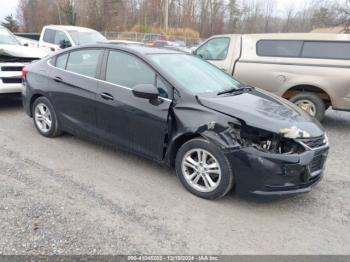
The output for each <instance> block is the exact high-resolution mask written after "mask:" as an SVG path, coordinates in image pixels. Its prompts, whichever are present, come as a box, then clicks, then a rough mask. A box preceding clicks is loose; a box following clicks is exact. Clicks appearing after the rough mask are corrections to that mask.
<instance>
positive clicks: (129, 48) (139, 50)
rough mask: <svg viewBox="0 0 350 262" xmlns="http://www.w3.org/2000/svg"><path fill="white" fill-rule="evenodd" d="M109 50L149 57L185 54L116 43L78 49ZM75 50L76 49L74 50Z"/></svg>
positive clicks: (171, 50) (168, 49)
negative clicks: (152, 55) (151, 55)
mask: <svg viewBox="0 0 350 262" xmlns="http://www.w3.org/2000/svg"><path fill="white" fill-rule="evenodd" d="M97 47H98V48H109V49H118V50H124V51H129V52H131V53H137V54H140V55H149V54H183V52H181V51H177V50H173V49H170V48H159V47H150V46H144V45H136V44H135V45H133V44H123V43H120V44H114V43H102V44H91V45H83V46H79V47H78V48H97ZM73 49H74V48H73Z"/></svg>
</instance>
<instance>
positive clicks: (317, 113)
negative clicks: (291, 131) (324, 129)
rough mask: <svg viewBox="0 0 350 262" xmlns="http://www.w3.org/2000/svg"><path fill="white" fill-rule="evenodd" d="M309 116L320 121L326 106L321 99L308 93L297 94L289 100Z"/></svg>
mask: <svg viewBox="0 0 350 262" xmlns="http://www.w3.org/2000/svg"><path fill="white" fill-rule="evenodd" d="M289 101H290V102H292V103H294V104H296V105H297V106H298V107H300V108H301V109H303V110H305V111H306V112H307V113H309V114H310V115H311V116H313V117H315V118H316V119H318V120H319V121H322V119H323V118H324V115H325V112H326V105H325V103H324V102H323V100H322V99H321V98H319V97H318V96H317V95H316V94H314V93H310V92H302V93H299V94H297V95H295V96H293V97H292V98H290V100H289Z"/></svg>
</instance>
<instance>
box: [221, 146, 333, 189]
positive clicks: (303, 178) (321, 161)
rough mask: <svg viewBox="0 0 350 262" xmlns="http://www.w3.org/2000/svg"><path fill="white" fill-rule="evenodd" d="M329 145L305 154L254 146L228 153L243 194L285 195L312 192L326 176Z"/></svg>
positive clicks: (237, 184) (237, 187)
mask: <svg viewBox="0 0 350 262" xmlns="http://www.w3.org/2000/svg"><path fill="white" fill-rule="evenodd" d="M328 151H329V147H328V145H327V146H323V147H321V148H318V149H315V150H308V151H305V152H304V153H302V154H291V155H284V154H271V153H265V152H262V151H259V150H258V149H256V148H253V147H247V148H243V149H240V150H237V151H234V152H232V153H229V154H227V157H228V158H229V160H230V162H231V164H232V169H233V170H234V172H235V173H234V175H235V179H236V192H237V193H238V194H240V195H247V194H248V195H256V196H284V195H296V194H300V193H306V192H309V191H311V189H312V187H313V186H315V185H316V184H317V183H318V182H319V181H320V180H321V179H322V177H323V174H324V166H325V162H326V158H327V156H328Z"/></svg>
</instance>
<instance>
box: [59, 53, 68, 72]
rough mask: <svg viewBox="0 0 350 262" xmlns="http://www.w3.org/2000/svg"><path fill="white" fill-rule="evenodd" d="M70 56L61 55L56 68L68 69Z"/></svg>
mask: <svg viewBox="0 0 350 262" xmlns="http://www.w3.org/2000/svg"><path fill="white" fill-rule="evenodd" d="M67 58H68V54H63V55H60V56H59V57H58V58H57V60H56V67H58V68H61V69H66V64H67Z"/></svg>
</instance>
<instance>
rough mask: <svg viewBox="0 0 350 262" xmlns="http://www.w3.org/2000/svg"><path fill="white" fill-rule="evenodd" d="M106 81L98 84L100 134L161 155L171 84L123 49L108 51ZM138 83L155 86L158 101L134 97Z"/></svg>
mask: <svg viewBox="0 0 350 262" xmlns="http://www.w3.org/2000/svg"><path fill="white" fill-rule="evenodd" d="M104 68H105V70H103V71H104V73H105V76H103V78H104V79H105V81H101V82H100V83H99V86H98V93H99V95H98V98H97V101H98V107H97V125H98V128H99V130H100V132H101V134H100V135H101V137H104V138H106V139H107V140H108V141H109V142H111V143H113V144H115V145H118V146H121V147H122V148H125V149H127V150H131V151H133V152H136V153H139V154H141V155H144V156H146V157H148V158H151V159H156V160H161V159H162V158H163V150H164V141H165V137H166V134H167V123H168V113H169V108H170V105H171V103H172V100H171V98H172V91H171V90H172V88H171V87H170V86H169V85H168V84H167V83H166V82H165V81H164V80H163V79H162V78H161V77H160V76H158V75H157V74H156V72H155V71H154V70H153V69H152V68H151V67H150V66H148V65H147V64H146V63H145V62H144V61H142V60H141V59H140V58H138V57H137V56H135V55H132V54H129V53H127V52H123V51H109V53H108V54H107V55H106V61H105V67H104ZM138 84H153V85H156V86H157V87H158V90H159V91H160V97H159V99H158V101H150V100H148V99H143V98H137V97H135V96H134V95H133V93H132V88H133V87H134V86H136V85H138Z"/></svg>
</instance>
